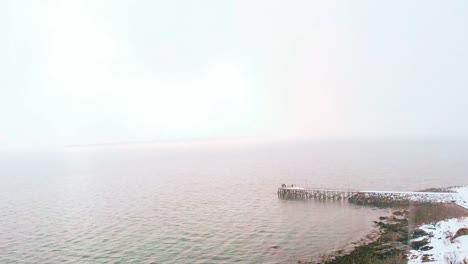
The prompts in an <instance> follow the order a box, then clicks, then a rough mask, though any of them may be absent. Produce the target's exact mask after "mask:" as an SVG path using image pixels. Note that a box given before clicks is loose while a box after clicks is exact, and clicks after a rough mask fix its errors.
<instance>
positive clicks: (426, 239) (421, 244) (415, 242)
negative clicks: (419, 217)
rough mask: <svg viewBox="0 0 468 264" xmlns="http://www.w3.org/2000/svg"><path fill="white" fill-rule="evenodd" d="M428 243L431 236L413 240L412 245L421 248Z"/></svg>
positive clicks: (414, 247)
mask: <svg viewBox="0 0 468 264" xmlns="http://www.w3.org/2000/svg"><path fill="white" fill-rule="evenodd" d="M427 243H429V238H424V239H422V240H419V241H411V247H412V248H413V249H419V248H420V247H422V246H425V245H427Z"/></svg>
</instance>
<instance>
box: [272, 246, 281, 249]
mask: <svg viewBox="0 0 468 264" xmlns="http://www.w3.org/2000/svg"><path fill="white" fill-rule="evenodd" d="M271 248H274V249H276V248H279V246H272V247H271Z"/></svg>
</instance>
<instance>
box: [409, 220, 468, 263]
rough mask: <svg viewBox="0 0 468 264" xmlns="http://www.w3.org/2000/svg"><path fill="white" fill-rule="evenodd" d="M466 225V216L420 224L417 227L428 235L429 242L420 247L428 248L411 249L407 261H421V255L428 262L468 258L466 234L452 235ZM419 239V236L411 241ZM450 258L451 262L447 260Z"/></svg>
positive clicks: (460, 261) (457, 261)
mask: <svg viewBox="0 0 468 264" xmlns="http://www.w3.org/2000/svg"><path fill="white" fill-rule="evenodd" d="M463 227H465V228H467V227H468V217H465V218H460V219H456V218H452V219H449V220H444V221H440V222H438V223H436V224H435V225H433V224H429V225H422V226H420V227H419V228H420V229H422V230H424V231H425V232H426V233H428V234H429V236H424V238H429V243H428V244H427V245H424V246H423V247H421V248H426V249H428V250H425V251H424V250H421V249H419V250H411V251H410V253H409V254H408V263H423V257H424V255H426V256H427V257H428V258H429V260H431V262H430V263H440V264H445V263H463V261H464V260H465V259H466V260H468V236H467V235H465V236H461V237H457V238H456V239H453V240H452V237H453V236H454V235H455V233H456V232H457V231H458V230H459V229H460V228H463ZM417 240H421V238H418V239H415V240H413V241H417ZM447 260H452V261H453V262H448V261H447Z"/></svg>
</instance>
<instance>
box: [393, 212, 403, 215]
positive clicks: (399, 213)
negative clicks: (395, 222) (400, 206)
mask: <svg viewBox="0 0 468 264" xmlns="http://www.w3.org/2000/svg"><path fill="white" fill-rule="evenodd" d="M393 215H403V212H400V211H395V212H393Z"/></svg>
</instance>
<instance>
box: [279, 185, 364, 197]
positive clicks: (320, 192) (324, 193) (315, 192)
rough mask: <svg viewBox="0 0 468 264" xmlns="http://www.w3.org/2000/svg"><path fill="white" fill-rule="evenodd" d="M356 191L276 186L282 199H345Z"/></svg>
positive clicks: (356, 192) (355, 193)
mask: <svg viewBox="0 0 468 264" xmlns="http://www.w3.org/2000/svg"><path fill="white" fill-rule="evenodd" d="M358 193H360V191H357V190H331V189H313V188H312V189H309V188H307V189H306V188H301V187H280V188H278V197H279V198H282V199H319V200H347V199H348V198H350V197H352V196H353V195H357V194H358Z"/></svg>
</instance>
